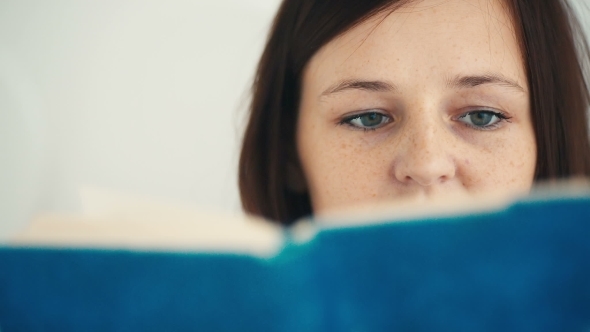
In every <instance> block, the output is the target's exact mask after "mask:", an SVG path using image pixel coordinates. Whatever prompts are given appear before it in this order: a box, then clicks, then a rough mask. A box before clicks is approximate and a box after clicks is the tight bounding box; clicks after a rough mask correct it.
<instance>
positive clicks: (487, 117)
mask: <svg viewBox="0 0 590 332" xmlns="http://www.w3.org/2000/svg"><path fill="white" fill-rule="evenodd" d="M469 117H470V118H471V123H473V124H474V125H476V126H480V127H483V126H486V125H488V124H489V123H490V122H492V118H493V117H494V115H493V114H491V113H488V112H477V113H471V114H470V115H469Z"/></svg>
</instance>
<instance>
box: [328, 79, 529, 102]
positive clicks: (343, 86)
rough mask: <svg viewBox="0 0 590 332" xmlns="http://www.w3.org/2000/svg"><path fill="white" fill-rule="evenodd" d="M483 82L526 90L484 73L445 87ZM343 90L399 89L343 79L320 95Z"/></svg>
mask: <svg viewBox="0 0 590 332" xmlns="http://www.w3.org/2000/svg"><path fill="white" fill-rule="evenodd" d="M484 84H496V85H503V86H507V87H509V88H514V89H517V90H519V91H521V92H526V90H525V89H524V88H523V87H522V86H520V84H518V83H516V81H514V80H511V79H509V78H506V77H504V76H503V75H499V74H485V75H469V76H456V77H454V78H452V79H449V80H448V81H447V87H448V88H450V89H466V88H475V87H477V86H480V85H484ZM345 90H364V91H370V92H396V91H398V90H399V89H398V88H397V87H396V85H395V84H393V83H390V82H386V81H378V80H375V81H363V80H357V79H352V80H344V81H341V82H338V83H336V84H334V85H332V86H330V87H329V88H327V89H326V90H324V92H322V94H321V95H320V97H324V96H327V95H330V94H333V93H338V92H341V91H345Z"/></svg>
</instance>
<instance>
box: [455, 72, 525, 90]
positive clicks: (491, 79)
mask: <svg viewBox="0 0 590 332" xmlns="http://www.w3.org/2000/svg"><path fill="white" fill-rule="evenodd" d="M484 84H496V85H503V86H506V87H509V88H514V89H517V90H519V91H521V92H525V91H526V90H525V89H524V88H523V87H522V86H520V84H518V83H516V81H513V80H511V79H509V78H506V77H504V76H503V75H498V74H486V75H470V76H456V77H454V78H452V79H450V80H448V81H447V86H448V87H449V88H451V89H465V88H475V87H477V86H480V85H484Z"/></svg>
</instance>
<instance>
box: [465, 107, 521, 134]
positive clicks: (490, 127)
mask: <svg viewBox="0 0 590 332" xmlns="http://www.w3.org/2000/svg"><path fill="white" fill-rule="evenodd" d="M473 113H488V114H491V115H493V116H495V117H497V118H498V121H497V122H495V123H493V124H491V125H486V126H483V127H478V126H473V125H471V124H469V123H465V122H463V123H464V124H465V125H466V126H467V127H469V128H471V129H475V130H480V131H486V130H494V129H497V128H498V127H499V126H500V125H501V124H502V122H505V121H506V122H511V121H510V119H512V117H511V116H508V115H507V114H506V113H503V112H499V111H492V110H487V109H479V110H473V111H469V112H467V113H465V114H462V115H460V116H459V117H457V120H458V119H463V118H466V117H468V116H469V115H472V114H473Z"/></svg>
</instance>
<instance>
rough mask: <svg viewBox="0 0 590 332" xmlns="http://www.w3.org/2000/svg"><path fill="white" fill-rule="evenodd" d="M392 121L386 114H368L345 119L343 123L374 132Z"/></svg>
mask: <svg viewBox="0 0 590 332" xmlns="http://www.w3.org/2000/svg"><path fill="white" fill-rule="evenodd" d="M390 120H391V118H390V117H389V116H387V115H385V114H382V113H379V112H367V113H362V114H356V115H353V116H350V117H348V118H346V119H344V120H343V121H342V122H341V123H346V124H348V125H350V126H352V127H356V128H359V129H364V130H374V129H377V128H379V127H381V126H383V125H385V124H386V123H388V122H389V121H390Z"/></svg>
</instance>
